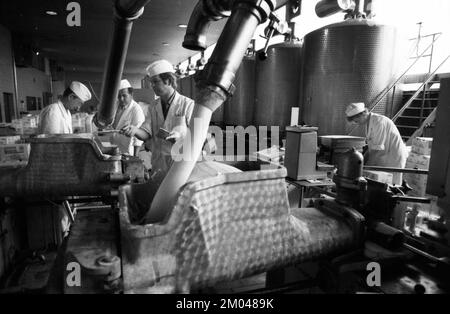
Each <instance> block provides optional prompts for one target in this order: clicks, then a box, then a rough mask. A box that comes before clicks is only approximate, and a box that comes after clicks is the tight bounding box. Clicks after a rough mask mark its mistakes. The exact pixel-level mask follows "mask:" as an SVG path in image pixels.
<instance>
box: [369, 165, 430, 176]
mask: <svg viewBox="0 0 450 314" xmlns="http://www.w3.org/2000/svg"><path fill="white" fill-rule="evenodd" d="M364 170H368V171H384V172H392V173H414V174H423V175H428V173H429V172H428V170H425V169H403V168H390V167H375V166H364Z"/></svg>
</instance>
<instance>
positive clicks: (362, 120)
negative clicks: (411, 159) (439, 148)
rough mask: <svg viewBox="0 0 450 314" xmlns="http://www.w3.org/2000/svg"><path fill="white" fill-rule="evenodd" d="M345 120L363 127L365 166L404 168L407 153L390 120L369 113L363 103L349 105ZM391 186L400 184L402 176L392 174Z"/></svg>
mask: <svg viewBox="0 0 450 314" xmlns="http://www.w3.org/2000/svg"><path fill="white" fill-rule="evenodd" d="M345 115H346V116H347V120H348V121H349V122H351V123H355V124H358V125H362V126H364V127H365V132H366V138H367V144H368V150H367V152H366V154H365V155H364V162H365V164H366V165H367V166H378V167H392V168H405V164H406V159H407V158H408V152H407V149H406V145H405V143H404V142H403V139H402V137H401V135H400V132H399V131H398V129H397V127H396V126H395V124H394V122H392V120H391V119H389V118H387V117H385V116H382V115H379V114H376V113H373V112H369V110H367V108H366V106H365V105H364V103H352V104H349V105H348V106H347V108H346V110H345ZM393 184H398V185H401V184H402V174H401V173H394V174H393Z"/></svg>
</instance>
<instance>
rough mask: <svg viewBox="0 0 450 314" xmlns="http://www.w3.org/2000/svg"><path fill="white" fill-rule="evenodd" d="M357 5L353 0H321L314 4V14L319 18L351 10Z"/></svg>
mask: <svg viewBox="0 0 450 314" xmlns="http://www.w3.org/2000/svg"><path fill="white" fill-rule="evenodd" d="M356 7H357V4H356V2H355V1H354V0H322V1H319V2H318V3H317V4H316V8H315V10H316V14H317V16H318V17H320V18H324V17H328V16H331V15H333V14H336V13H339V12H345V11H353V10H354V9H355V8H356Z"/></svg>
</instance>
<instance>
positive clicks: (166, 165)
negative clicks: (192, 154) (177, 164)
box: [141, 92, 194, 175]
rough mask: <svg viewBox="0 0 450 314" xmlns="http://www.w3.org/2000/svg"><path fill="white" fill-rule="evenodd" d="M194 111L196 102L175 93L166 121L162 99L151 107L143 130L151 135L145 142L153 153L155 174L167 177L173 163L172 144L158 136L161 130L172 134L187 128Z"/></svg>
mask: <svg viewBox="0 0 450 314" xmlns="http://www.w3.org/2000/svg"><path fill="white" fill-rule="evenodd" d="M193 110H194V101H193V100H192V99H190V98H188V97H186V96H183V95H181V94H180V93H178V92H175V96H174V98H173V101H172V103H171V104H170V107H169V111H168V113H167V117H166V119H164V115H163V111H162V105H161V99H158V100H157V101H156V103H155V104H154V105H150V106H149V108H148V116H147V119H146V120H145V122H144V124H143V125H142V127H141V128H142V129H143V130H145V131H146V132H147V133H148V134H150V138H149V139H148V140H146V141H145V147H146V148H147V149H149V150H150V151H151V152H152V159H151V163H152V172H153V173H156V172H157V171H161V172H162V174H163V175H165V174H166V173H167V171H168V170H169V169H170V167H171V165H172V163H173V159H172V156H171V149H172V144H171V143H170V142H169V141H166V140H164V139H161V138H159V137H157V136H156V135H157V134H158V131H159V129H160V128H164V129H166V130H167V131H169V132H171V131H173V129H174V128H175V127H180V126H181V127H182V128H187V127H188V126H189V123H190V120H191V116H192V111H193Z"/></svg>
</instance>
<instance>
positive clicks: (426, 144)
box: [411, 137, 433, 156]
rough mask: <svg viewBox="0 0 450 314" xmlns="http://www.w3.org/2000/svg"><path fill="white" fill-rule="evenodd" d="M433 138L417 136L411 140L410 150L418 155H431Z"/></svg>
mask: <svg viewBox="0 0 450 314" xmlns="http://www.w3.org/2000/svg"><path fill="white" fill-rule="evenodd" d="M432 145H433V139H432V138H431V137H417V138H415V139H414V140H413V144H412V149H411V150H412V152H413V153H416V154H418V155H427V156H430V155H431V147H432Z"/></svg>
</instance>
